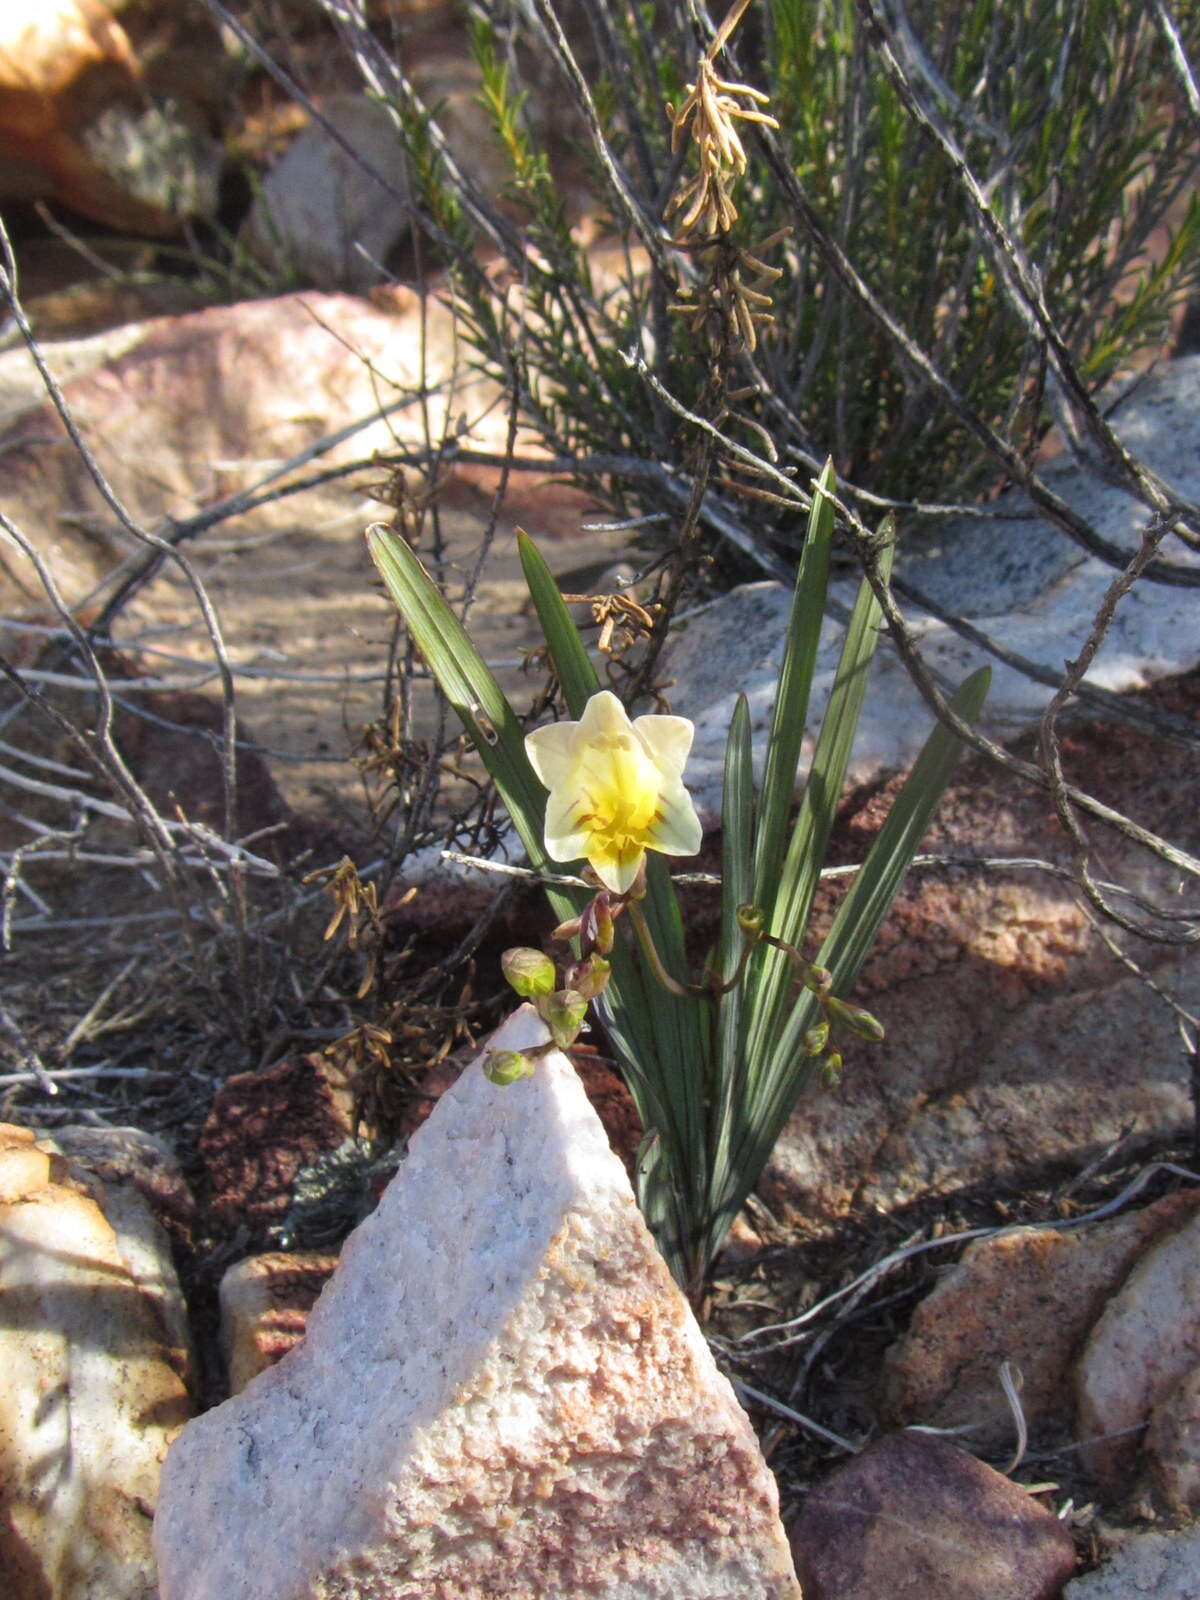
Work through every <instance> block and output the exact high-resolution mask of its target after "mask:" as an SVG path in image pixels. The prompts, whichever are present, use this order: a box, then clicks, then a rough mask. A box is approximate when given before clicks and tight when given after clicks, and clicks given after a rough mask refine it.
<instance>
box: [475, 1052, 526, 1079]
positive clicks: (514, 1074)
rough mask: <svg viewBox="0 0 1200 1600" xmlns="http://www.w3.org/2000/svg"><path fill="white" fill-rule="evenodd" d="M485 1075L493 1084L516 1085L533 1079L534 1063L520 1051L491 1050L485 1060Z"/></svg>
mask: <svg viewBox="0 0 1200 1600" xmlns="http://www.w3.org/2000/svg"><path fill="white" fill-rule="evenodd" d="M483 1075H484V1077H485V1078H488V1079H490V1080H491V1082H492V1083H499V1084H509V1083H516V1082H517V1081H518V1080H519V1079H521V1078H532V1077H533V1062H532V1061H530V1059H529V1057H528V1056H524V1055H522V1054H521V1052H520V1051H519V1050H489V1051H488V1053H487V1055H486V1056H484V1058H483Z"/></svg>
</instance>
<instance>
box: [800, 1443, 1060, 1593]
mask: <svg viewBox="0 0 1200 1600" xmlns="http://www.w3.org/2000/svg"><path fill="white" fill-rule="evenodd" d="M791 1538H792V1554H793V1556H794V1557H795V1560H796V1572H797V1574H798V1576H799V1578H800V1582H801V1584H802V1586H803V1589H804V1597H805V1600H908V1597H910V1596H911V1597H912V1600H1052V1597H1053V1596H1056V1595H1057V1594H1058V1592H1059V1590H1060V1588H1061V1587H1062V1585H1063V1584H1064V1583H1065V1582H1066V1580H1067V1579H1068V1578H1069V1577H1070V1576H1071V1574H1072V1573H1073V1572H1074V1570H1075V1546H1074V1543H1073V1541H1072V1539H1071V1535H1070V1534H1069V1533H1068V1532H1067V1530H1066V1528H1064V1527H1063V1525H1062V1523H1061V1522H1059V1520H1058V1518H1057V1517H1055V1516H1053V1515H1052V1514H1051V1513H1050V1512H1049V1511H1047V1510H1046V1508H1045V1507H1044V1506H1042V1505H1040V1504H1039V1502H1038V1501H1036V1500H1035V1499H1034V1498H1033V1496H1032V1495H1029V1494H1026V1492H1025V1490H1024V1489H1022V1488H1021V1487H1020V1486H1019V1485H1018V1484H1015V1483H1012V1482H1010V1481H1009V1479H1007V1478H1004V1477H1002V1476H1001V1475H1000V1473H998V1472H993V1470H992V1469H991V1467H988V1466H985V1465H984V1464H983V1462H982V1461H977V1460H976V1459H975V1457H974V1456H970V1455H967V1454H966V1452H965V1451H963V1450H959V1449H958V1448H957V1447H956V1446H954V1445H951V1444H947V1443H946V1442H945V1441H944V1440H942V1439H934V1438H930V1437H929V1436H928V1435H925V1434H919V1433H891V1434H887V1435H886V1436H885V1437H884V1438H882V1439H879V1440H877V1441H876V1442H875V1443H874V1444H872V1445H870V1446H868V1448H867V1449H866V1450H864V1451H863V1452H862V1454H861V1455H859V1456H856V1457H855V1458H854V1460H853V1461H850V1462H848V1463H847V1464H846V1465H845V1466H844V1467H840V1468H839V1469H838V1470H837V1471H836V1472H834V1473H833V1474H832V1476H831V1477H829V1478H827V1479H826V1480H825V1482H824V1483H822V1484H820V1485H819V1486H818V1487H817V1488H816V1489H814V1490H813V1491H812V1493H811V1494H810V1495H809V1496H808V1498H807V1500H806V1501H805V1502H804V1508H803V1510H802V1511H801V1513H800V1516H799V1518H798V1520H797V1521H796V1522H795V1523H794V1524H793V1526H792V1534H791Z"/></svg>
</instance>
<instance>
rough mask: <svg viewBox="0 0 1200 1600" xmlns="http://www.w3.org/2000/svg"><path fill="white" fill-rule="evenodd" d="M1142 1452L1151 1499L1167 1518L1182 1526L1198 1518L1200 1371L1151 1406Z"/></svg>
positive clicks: (1195, 1370) (1199, 1505)
mask: <svg viewBox="0 0 1200 1600" xmlns="http://www.w3.org/2000/svg"><path fill="white" fill-rule="evenodd" d="M1145 1452H1146V1460H1147V1462H1148V1463H1149V1467H1150V1477H1151V1482H1152V1484H1153V1487H1154V1491H1155V1495H1156V1497H1157V1499H1158V1500H1159V1502H1160V1503H1161V1505H1162V1506H1163V1508H1164V1509H1165V1510H1166V1512H1167V1514H1168V1516H1171V1517H1175V1518H1178V1519H1179V1520H1180V1521H1185V1522H1187V1521H1194V1520H1195V1518H1197V1517H1200V1367H1193V1368H1192V1370H1191V1371H1190V1372H1189V1373H1188V1374H1187V1376H1186V1377H1185V1378H1183V1379H1181V1381H1180V1382H1179V1383H1177V1384H1176V1385H1175V1387H1174V1388H1173V1389H1172V1390H1171V1392H1170V1393H1169V1394H1167V1395H1164V1396H1163V1398H1162V1399H1161V1400H1160V1401H1159V1402H1158V1404H1157V1405H1156V1406H1155V1408H1154V1411H1153V1413H1152V1414H1151V1417H1150V1426H1149V1427H1148V1428H1147V1429H1146V1444H1145Z"/></svg>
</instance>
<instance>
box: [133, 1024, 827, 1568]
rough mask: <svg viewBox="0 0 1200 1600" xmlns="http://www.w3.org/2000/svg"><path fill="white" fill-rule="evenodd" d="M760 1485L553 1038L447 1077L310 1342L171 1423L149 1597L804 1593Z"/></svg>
mask: <svg viewBox="0 0 1200 1600" xmlns="http://www.w3.org/2000/svg"><path fill="white" fill-rule="evenodd" d="M543 1037H544V1034H543V1033H542V1031H541V1024H540V1023H539V1022H538V1021H537V1020H536V1018H534V1017H533V1015H532V1013H531V1012H530V1011H529V1009H528V1008H523V1010H522V1011H521V1012H519V1013H518V1014H517V1016H516V1017H514V1018H513V1019H512V1021H511V1022H510V1023H508V1024H507V1025H506V1026H505V1027H504V1028H503V1029H502V1030H501V1031H500V1033H499V1034H498V1035H497V1036H496V1038H495V1040H494V1041H493V1044H494V1045H496V1046H498V1047H501V1048H520V1047H522V1046H523V1045H530V1044H532V1043H534V1042H535V1041H537V1040H538V1039H540V1038H543ZM777 1508H778V1501H777V1494H776V1489H775V1485H774V1481H773V1480H772V1478H771V1476H770V1473H769V1472H768V1471H767V1468H766V1466H765V1464H764V1463H763V1461H762V1457H761V1455H760V1454H759V1452H758V1449H757V1446H756V1443H755V1440H754V1436H753V1433H752V1431H751V1429H750V1425H749V1423H748V1421H747V1419H746V1417H745V1415H744V1414H743V1413H742V1411H741V1410H740V1408H739V1407H738V1405H737V1403H736V1401H735V1400H734V1398H733V1394H732V1392H731V1390H730V1388H729V1385H728V1384H727V1383H726V1382H725V1380H724V1379H723V1378H721V1377H720V1376H719V1375H718V1373H717V1372H716V1369H715V1367H714V1365H713V1362H712V1358H711V1356H710V1354H709V1352H708V1349H707V1346H706V1344H705V1342H704V1339H703V1337H702V1335H701V1334H700V1331H699V1329H698V1328H697V1326H696V1324H695V1322H694V1321H693V1319H692V1317H691V1314H690V1312H689V1310H688V1308H687V1306H686V1304H685V1302H684V1300H683V1299H682V1297H681V1296H680V1294H679V1293H678V1291H677V1290H676V1288H675V1287H674V1285H673V1284H672V1282H671V1280H670V1278H669V1275H668V1274H667V1271H666V1268H665V1267H664V1265H663V1263H662V1261H661V1259H660V1258H659V1256H658V1255H657V1253H656V1251H655V1250H654V1247H653V1244H652V1242H651V1240H650V1237H649V1234H648V1233H647V1231H646V1228H645V1226H644V1224H643V1222H642V1220H641V1216H640V1214H639V1212H638V1210H637V1208H636V1205H635V1203H634V1200H633V1195H632V1191H631V1190H630V1187H629V1183H628V1179H627V1178H626V1176H625V1173H624V1171H623V1169H622V1167H621V1165H620V1162H619V1161H618V1160H617V1158H616V1157H615V1156H614V1155H613V1154H612V1153H611V1151H610V1150H609V1148H608V1145H607V1141H606V1139H605V1138H604V1134H603V1131H602V1129H601V1127H600V1124H599V1122H598V1121H597V1119H596V1117H595V1115H594V1113H593V1112H592V1110H591V1108H590V1106H589V1105H588V1102H587V1099H586V1097H585V1095H584V1093H583V1090H582V1088H581V1087H580V1085H579V1082H578V1080H577V1078H576V1077H575V1074H574V1072H573V1071H572V1070H571V1067H570V1065H569V1063H568V1062H567V1061H566V1059H565V1058H564V1057H562V1056H560V1055H557V1054H552V1055H549V1056H547V1057H544V1058H543V1059H541V1060H540V1061H539V1062H538V1065H537V1069H536V1072H535V1074H534V1076H533V1077H532V1078H530V1079H526V1080H524V1081H522V1082H520V1083H518V1084H515V1085H513V1086H511V1087H509V1088H498V1087H496V1086H494V1085H492V1084H490V1083H489V1082H488V1081H487V1079H486V1078H485V1077H484V1076H483V1073H482V1069H481V1066H480V1064H479V1063H476V1064H474V1065H473V1066H472V1067H471V1068H469V1069H468V1071H467V1072H466V1073H465V1074H464V1075H463V1077H462V1078H461V1079H460V1080H459V1082H458V1083H457V1084H456V1085H455V1086H454V1088H452V1089H451V1090H449V1091H448V1092H447V1093H446V1094H445V1095H444V1096H443V1097H442V1099H441V1100H440V1101H439V1103H438V1105H437V1107H436V1108H435V1110H434V1112H433V1114H432V1115H431V1116H430V1118H429V1120H428V1121H427V1122H426V1123H425V1125H424V1126H423V1127H422V1128H421V1129H420V1131H419V1132H418V1133H417V1135H416V1136H415V1137H414V1139H413V1142H412V1147H411V1150H410V1154H409V1157H408V1160H407V1162H406V1163H405V1165H404V1166H403V1167H402V1168H401V1169H400V1172H399V1174H398V1175H397V1177H396V1179H395V1180H394V1181H393V1183H392V1185H391V1187H390V1188H389V1190H388V1191H387V1193H386V1194H385V1196H384V1198H383V1200H382V1202H381V1203H380V1206H379V1208H378V1210H376V1211H375V1212H374V1213H373V1214H372V1215H371V1216H370V1217H369V1218H368V1219H367V1220H366V1221H365V1222H364V1223H363V1224H362V1226H361V1227H360V1228H359V1229H358V1230H357V1232H356V1233H354V1234H353V1235H352V1236H351V1238H350V1239H349V1240H348V1242H347V1244H346V1246H345V1248H344V1250H343V1253H342V1258H341V1262H340V1265H339V1267H338V1270H337V1273H336V1274H335V1276H334V1278H333V1279H332V1280H331V1282H330V1284H329V1286H328V1288H327V1289H326V1290H325V1292H324V1294H323V1295H322V1297H321V1299H320V1301H319V1302H318V1303H317V1306H316V1308H315V1309H314V1311H313V1313H312V1316H311V1317H310V1319H309V1326H308V1333H307V1336H306V1338H305V1340H304V1342H303V1343H302V1344H301V1345H299V1346H297V1347H296V1349H294V1350H293V1351H292V1352H291V1353H290V1354H288V1355H287V1356H285V1357H284V1359H283V1360H282V1361H281V1362H280V1363H279V1364H278V1365H277V1366H274V1367H272V1368H271V1369H270V1370H269V1371H268V1372H264V1373H263V1374H262V1375H261V1376H260V1377H258V1378H256V1379H255V1380H254V1381H253V1382H252V1383H251V1384H250V1386H249V1387H248V1388H247V1389H246V1390H245V1391H244V1392H243V1393H242V1394H241V1395H239V1396H237V1397H235V1398H234V1399H232V1400H230V1401H228V1402H227V1403H226V1404H225V1405H223V1406H221V1407H218V1408H217V1410H215V1411H212V1412H209V1413H208V1414H207V1415H205V1416H204V1417H201V1418H199V1419H198V1420H197V1421H196V1422H195V1424H193V1425H192V1426H191V1427H189V1428H188V1429H187V1430H186V1431H185V1432H184V1434H183V1435H182V1436H181V1438H180V1440H179V1442H178V1444H177V1446H176V1448H175V1449H174V1450H173V1451H172V1452H171V1455H170V1458H169V1460H168V1462H167V1465H166V1468H165V1471H164V1476H163V1484H162V1492H161V1497H160V1509H159V1514H158V1518H157V1521H156V1527H155V1545H156V1549H157V1552H158V1559H159V1571H160V1582H161V1593H162V1600H218V1597H220V1600H303V1597H313V1600H316V1597H317V1596H328V1595H332V1594H337V1595H338V1596H339V1597H340V1600H367V1597H368V1596H370V1597H376V1596H380V1595H383V1594H386V1595H387V1596H388V1597H389V1600H417V1597H418V1596H420V1597H422V1600H500V1597H502V1596H515V1595H535V1594H537V1595H547V1596H551V1595H553V1596H555V1597H557V1600H569V1597H572V1596H576V1595H578V1596H583V1595H584V1594H586V1595H587V1596H588V1597H589V1600H635V1597H645V1600H674V1597H679V1600H683V1597H685V1596H686V1597H687V1600H718V1597H720V1600H753V1597H756V1596H760V1597H764V1600H766V1597H770V1600H783V1597H789V1600H797V1597H798V1594H799V1591H798V1589H797V1586H796V1583H795V1579H794V1577H793V1575H792V1571H791V1564H790V1562H789V1559H788V1554H787V1548H786V1544H785V1541H784V1538H783V1533H782V1529H781V1528H780V1525H779V1521H778V1509H777Z"/></svg>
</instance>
